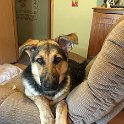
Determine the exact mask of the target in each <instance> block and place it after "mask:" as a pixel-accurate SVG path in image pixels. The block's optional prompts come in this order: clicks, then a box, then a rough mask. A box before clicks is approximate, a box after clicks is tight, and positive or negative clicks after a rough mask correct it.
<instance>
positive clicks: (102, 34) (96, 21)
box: [87, 10, 122, 58]
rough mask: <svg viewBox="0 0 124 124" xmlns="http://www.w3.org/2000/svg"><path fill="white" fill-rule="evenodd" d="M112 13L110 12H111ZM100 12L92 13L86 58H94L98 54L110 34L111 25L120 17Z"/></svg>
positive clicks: (119, 15)
mask: <svg viewBox="0 0 124 124" xmlns="http://www.w3.org/2000/svg"><path fill="white" fill-rule="evenodd" d="M111 11H112V10H111ZM101 12H103V13H99V12H93V19H92V27H91V33H90V40H89V48H88V55H87V57H88V58H90V57H94V56H95V55H97V54H98V53H99V51H100V50H101V47H102V45H103V42H104V40H105V38H106V36H107V34H108V33H109V32H110V30H111V28H112V26H113V24H114V23H115V22H116V21H117V20H118V19H119V18H120V17H121V16H122V15H121V14H115V13H113V14H109V13H104V10H102V11H101Z"/></svg>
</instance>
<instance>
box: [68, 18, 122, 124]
mask: <svg viewBox="0 0 124 124" xmlns="http://www.w3.org/2000/svg"><path fill="white" fill-rule="evenodd" d="M67 102H68V108H69V114H70V117H71V119H72V120H73V122H74V124H85V123H86V124H91V123H93V122H97V123H100V124H106V123H107V122H108V121H109V120H110V119H111V118H112V117H113V116H115V115H116V114H117V113H118V112H119V111H120V110H121V109H122V108H124V20H123V21H121V22H120V23H119V24H118V25H117V26H116V27H114V29H113V30H112V31H111V33H110V34H109V35H108V37H107V38H106V41H105V43H104V46H103V48H102V50H101V51H100V53H99V54H98V56H97V58H96V60H95V61H94V63H93V65H92V67H91V69H90V72H89V75H88V79H87V80H86V81H85V82H83V83H82V84H81V85H79V86H78V87H77V88H76V89H75V90H74V91H72V92H71V93H70V95H69V96H68V98H67ZM117 108H118V109H117ZM114 109H116V110H118V111H116V112H115V111H114ZM112 111H113V112H114V113H113V114H112V113H111V112H112Z"/></svg>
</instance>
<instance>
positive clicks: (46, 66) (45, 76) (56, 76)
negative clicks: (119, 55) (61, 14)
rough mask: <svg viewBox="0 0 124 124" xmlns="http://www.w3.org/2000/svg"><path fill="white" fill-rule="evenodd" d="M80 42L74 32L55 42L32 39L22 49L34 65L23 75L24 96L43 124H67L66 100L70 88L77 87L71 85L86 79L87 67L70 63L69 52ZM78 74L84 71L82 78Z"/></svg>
mask: <svg viewBox="0 0 124 124" xmlns="http://www.w3.org/2000/svg"><path fill="white" fill-rule="evenodd" d="M77 41H78V38H77V35H76V34H73V33H72V34H70V35H66V36H60V37H58V38H56V39H55V40H43V41H39V40H31V39H29V40H28V41H27V42H26V43H25V44H23V45H22V46H21V47H20V54H21V53H22V52H23V51H26V52H27V53H28V55H29V57H30V62H31V64H30V65H29V66H28V67H27V68H26V69H25V70H24V72H23V75H22V82H23V85H24V87H25V94H26V95H27V96H28V97H29V98H30V99H31V100H33V101H34V103H35V104H36V105H37V107H38V109H39V112H40V119H41V123H42V124H54V123H55V124H67V105H66V102H65V100H64V99H65V98H66V96H67V95H68V93H69V92H70V90H71V86H75V84H73V85H72V83H74V82H75V83H76V80H77V79H78V78H79V77H80V79H79V80H80V81H77V83H80V82H81V81H82V80H83V78H84V70H85V69H84V68H85V66H86V63H85V64H84V65H83V66H82V65H81V64H79V65H78V63H76V62H74V61H72V60H68V51H69V50H70V49H72V46H73V44H77ZM71 63H72V64H77V65H75V66H74V65H71ZM80 66H81V67H82V69H80V68H81V67H80ZM73 67H74V69H71V68H73ZM75 70H77V71H76V74H74V73H75ZM78 71H81V74H82V76H77V73H78ZM52 106H55V111H56V112H55V113H56V115H55V117H54V115H53V113H52V111H51V107H52ZM54 118H55V119H54Z"/></svg>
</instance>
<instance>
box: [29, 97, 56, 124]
mask: <svg viewBox="0 0 124 124" xmlns="http://www.w3.org/2000/svg"><path fill="white" fill-rule="evenodd" d="M29 98H30V99H31V100H33V101H34V103H35V104H36V106H37V107H38V109H39V112H40V120H41V124H54V116H53V114H52V111H51V109H50V106H49V102H48V100H47V99H46V98H44V97H43V96H31V97H29Z"/></svg>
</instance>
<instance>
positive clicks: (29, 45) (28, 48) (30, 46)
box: [19, 39, 39, 57]
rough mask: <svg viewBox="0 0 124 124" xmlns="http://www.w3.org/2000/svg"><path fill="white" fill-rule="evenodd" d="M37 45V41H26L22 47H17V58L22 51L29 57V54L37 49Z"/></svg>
mask: <svg viewBox="0 0 124 124" xmlns="http://www.w3.org/2000/svg"><path fill="white" fill-rule="evenodd" d="M38 43H39V40H32V39H28V40H27V41H26V42H25V43H24V44H23V45H21V46H20V47H19V57H20V56H21V54H22V53H23V51H25V52H26V53H27V54H28V55H29V57H30V55H31V53H32V52H33V51H34V50H35V49H36V48H37V44H38Z"/></svg>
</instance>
